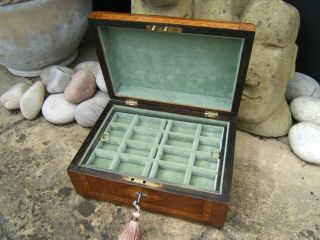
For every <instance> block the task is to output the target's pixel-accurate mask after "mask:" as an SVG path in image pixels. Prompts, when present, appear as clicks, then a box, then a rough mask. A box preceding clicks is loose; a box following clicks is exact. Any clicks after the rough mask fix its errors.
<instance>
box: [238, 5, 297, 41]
mask: <svg viewBox="0 0 320 240" xmlns="http://www.w3.org/2000/svg"><path fill="white" fill-rule="evenodd" d="M240 20H241V21H242V22H249V23H254V24H255V25H256V26H257V28H256V35H255V41H256V43H261V44H264V45H266V46H274V47H285V46H288V45H291V44H292V43H294V42H295V41H296V39H297V35H298V30H299V26H300V16H299V12H298V10H297V9H295V8H294V7H292V6H291V5H289V4H287V3H285V2H284V1H281V0H258V1H257V0H253V1H251V2H250V4H248V6H247V7H246V8H245V10H244V11H243V13H242V15H241V18H240Z"/></svg>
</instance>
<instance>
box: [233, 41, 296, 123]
mask: <svg viewBox="0 0 320 240" xmlns="http://www.w3.org/2000/svg"><path fill="white" fill-rule="evenodd" d="M293 49H295V46H294V45H292V46H288V47H285V48H274V47H267V46H263V45H258V44H256V45H254V47H253V49H252V54H251V60H250V64H249V69H248V73H247V79H246V82H245V88H244V90H243V95H242V99H241V105H240V111H239V118H240V120H241V121H243V122H248V123H252V124H254V123H256V124H260V123H261V122H263V121H266V120H267V119H268V118H269V117H270V116H271V115H272V114H273V113H274V112H275V111H276V110H277V109H279V107H280V105H281V104H282V103H283V102H284V101H285V97H284V95H285V91H286V86H287V81H288V79H289V76H290V75H291V74H290V72H291V69H290V66H291V64H293V63H291V61H292V59H294V57H292V56H291V54H292V53H293V52H292V50H293ZM262 56H263V57H262ZM287 117H290V114H288V116H287Z"/></svg>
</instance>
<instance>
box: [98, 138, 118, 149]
mask: <svg viewBox="0 0 320 240" xmlns="http://www.w3.org/2000/svg"><path fill="white" fill-rule="evenodd" d="M120 143H121V139H111V138H110V139H109V140H106V141H100V142H99V143H98V145H97V146H96V149H103V150H108V151H113V152H116V151H118V148H119V146H120Z"/></svg>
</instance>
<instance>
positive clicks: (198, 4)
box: [193, 0, 242, 21]
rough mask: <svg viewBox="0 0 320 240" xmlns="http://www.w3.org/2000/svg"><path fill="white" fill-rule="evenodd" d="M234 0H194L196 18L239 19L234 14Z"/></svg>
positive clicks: (194, 15)
mask: <svg viewBox="0 0 320 240" xmlns="http://www.w3.org/2000/svg"><path fill="white" fill-rule="evenodd" d="M235 2H242V1H232V0H194V13H193V17H194V18H199V19H215V20H220V21H238V20H239V18H238V16H237V15H235V14H233V11H232V7H233V5H234V4H235Z"/></svg>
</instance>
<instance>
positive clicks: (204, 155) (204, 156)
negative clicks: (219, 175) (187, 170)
mask: <svg viewBox="0 0 320 240" xmlns="http://www.w3.org/2000/svg"><path fill="white" fill-rule="evenodd" d="M217 165H218V161H217V159H215V158H214V157H213V156H212V154H211V153H210V152H196V157H195V161H194V166H196V167H201V168H205V169H212V170H216V169H217Z"/></svg>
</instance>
